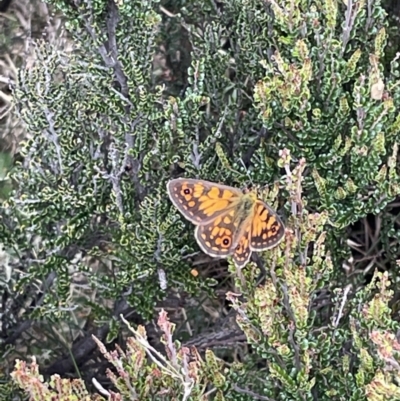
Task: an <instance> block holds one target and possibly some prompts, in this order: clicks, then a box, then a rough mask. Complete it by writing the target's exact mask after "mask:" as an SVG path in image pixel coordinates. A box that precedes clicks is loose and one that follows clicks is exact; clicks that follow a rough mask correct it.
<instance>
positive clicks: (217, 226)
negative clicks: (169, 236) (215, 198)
mask: <svg viewBox="0 0 400 401" xmlns="http://www.w3.org/2000/svg"><path fill="white" fill-rule="evenodd" d="M237 215H238V210H237V208H232V209H230V210H228V211H225V212H224V213H223V214H221V215H220V216H218V217H216V218H215V219H214V220H212V221H211V222H209V223H207V224H201V225H199V226H197V227H196V231H195V236H196V240H197V242H198V244H199V245H200V248H201V249H202V250H203V252H205V253H207V254H208V255H210V256H214V257H220V258H226V257H227V256H229V255H232V254H233V253H234V251H235V248H236V247H237V244H238V242H239V239H240V238H241V236H242V235H241V232H240V230H241V229H242V227H243V225H242V224H241V221H240V220H239V219H238V218H237Z"/></svg>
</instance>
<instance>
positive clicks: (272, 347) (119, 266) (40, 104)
mask: <svg viewBox="0 0 400 401" xmlns="http://www.w3.org/2000/svg"><path fill="white" fill-rule="evenodd" d="M50 3H51V4H53V5H54V6H55V7H57V9H58V10H60V11H62V12H63V13H64V15H65V16H66V18H67V22H66V26H67V27H68V29H69V30H70V32H71V35H73V37H74V44H73V51H70V52H67V51H66V50H60V49H56V48H54V47H53V46H52V45H51V44H47V43H44V42H41V41H38V42H35V43H34V45H33V46H34V49H35V61H34V62H33V63H32V64H31V65H29V66H27V68H24V69H21V71H20V77H19V82H18V85H17V87H16V88H15V91H14V96H15V101H16V104H17V107H18V111H19V115H20V117H21V119H22V120H23V121H24V122H25V124H26V127H27V131H28V132H29V135H28V137H27V139H26V141H25V142H24V143H23V144H21V159H22V161H21V162H19V163H17V165H16V167H15V169H14V170H13V171H12V173H11V175H10V178H11V179H12V180H13V182H14V183H15V184H16V185H15V190H14V192H13V193H12V196H11V197H10V198H9V199H8V200H7V202H5V203H4V204H3V205H2V209H1V212H0V238H1V242H2V246H3V247H4V249H5V251H6V252H7V255H8V256H7V257H8V258H9V260H11V261H12V263H8V265H7V267H8V270H7V271H8V272H9V273H7V277H5V278H4V280H3V283H2V285H3V287H4V288H5V293H6V294H7V298H8V299H12V300H14V299H15V300H16V301H15V304H12V306H13V307H11V306H10V307H9V310H10V311H11V310H13V316H14V315H19V316H20V315H23V317H24V319H27V320H28V319H30V320H33V321H35V322H39V321H40V322H47V323H48V322H50V323H55V322H57V323H59V324H60V325H63V326H64V327H65V326H68V327H70V328H71V332H72V334H71V338H74V333H75V332H80V331H81V329H82V327H83V326H85V325H86V322H87V321H90V322H93V325H94V326H95V327H96V326H97V327H104V326H106V327H107V335H105V336H104V339H107V341H112V340H115V339H118V337H119V335H121V331H122V330H121V326H120V313H121V309H122V312H126V313H129V312H130V310H129V308H127V307H125V308H124V307H122V306H121V304H123V303H124V302H127V304H128V305H129V306H130V307H131V308H132V309H133V310H134V311H135V312H136V313H137V315H138V316H140V318H141V319H143V320H149V319H150V318H151V317H152V316H153V314H154V306H155V304H157V303H162V302H163V301H164V300H165V299H166V298H167V297H168V296H169V295H170V293H169V291H171V292H173V293H175V294H179V295H180V294H181V293H183V292H185V293H187V294H190V295H192V296H195V295H196V294H197V293H198V292H199V291H205V292H208V293H211V291H210V287H211V283H212V281H211V279H210V280H202V279H199V278H196V277H195V276H193V275H191V274H190V268H191V264H190V261H191V260H192V259H191V258H190V257H187V256H188V255H191V254H192V252H193V250H197V246H196V245H195V242H194V239H193V227H192V225H190V224H189V223H187V222H184V221H183V220H182V219H181V217H180V216H179V214H178V213H177V212H176V211H175V210H174V209H173V208H172V207H171V204H170V202H169V200H168V196H167V193H166V187H165V184H166V182H167V180H168V179H169V178H171V177H174V176H178V175H185V176H187V177H199V178H203V179H209V180H214V181H219V182H225V183H227V184H232V185H236V186H245V185H247V184H249V183H252V184H254V185H260V186H263V187H264V188H263V190H262V191H261V193H262V195H263V196H265V197H266V198H267V195H268V200H271V201H273V200H275V199H276V198H277V197H278V189H281V191H280V199H285V200H286V204H285V210H286V214H287V219H286V220H287V226H288V229H287V232H286V238H285V241H284V242H283V243H282V244H281V245H280V246H279V247H277V248H276V249H274V250H272V251H268V252H265V253H263V254H262V255H259V256H260V257H259V258H258V259H257V262H258V264H259V265H261V266H265V267H267V268H268V275H267V277H266V278H265V281H264V282H263V283H262V284H261V285H259V286H255V285H254V281H255V277H256V275H257V272H256V267H255V264H254V263H251V264H249V266H248V267H247V269H245V270H243V271H241V272H238V271H236V270H235V269H234V267H233V265H232V264H231V261H228V263H229V271H230V272H231V273H232V274H233V275H234V277H235V280H236V282H235V287H236V289H239V290H240V292H241V297H239V296H237V295H235V294H234V293H233V292H232V293H228V295H227V298H228V300H229V301H230V302H231V305H232V308H233V309H234V311H235V312H236V314H237V316H236V320H237V323H238V324H239V325H240V327H241V329H242V330H243V332H244V333H245V335H246V339H247V342H248V344H250V346H251V348H252V353H246V354H245V355H244V356H243V358H242V360H241V361H240V362H239V361H234V363H230V364H224V363H223V362H222V361H221V360H220V359H218V358H217V357H216V356H215V354H214V353H212V352H211V351H210V350H208V351H207V352H206V353H205V356H204V358H203V357H200V354H199V353H198V352H197V351H196V350H195V349H193V351H191V352H192V353H191V354H190V355H191V357H192V358H193V359H192V360H191V362H190V361H189V359H188V355H189V351H188V348H185V347H184V346H181V345H180V344H178V343H176V344H175V343H174V342H173V340H172V333H173V328H172V326H171V325H170V323H169V322H168V321H167V319H166V316H165V315H162V316H161V317H160V319H161V320H160V321H159V326H160V328H161V330H162V331H163V333H164V337H163V341H164V342H165V343H166V349H165V353H166V355H167V357H165V356H163V355H161V354H160V353H158V352H156V351H155V350H154V349H153V348H152V346H151V345H150V343H149V342H147V340H146V338H145V332H144V330H143V329H142V328H138V329H137V330H134V329H132V330H133V331H134V333H135V336H136V337H135V339H130V340H128V342H127V345H126V348H127V351H126V352H125V351H122V347H121V346H119V347H117V351H116V352H114V353H110V352H108V351H107V349H106V348H105V345H104V344H103V342H102V341H99V340H97V345H99V347H100V349H101V352H102V353H103V356H104V357H105V359H106V360H107V361H108V362H109V363H110V364H111V365H112V366H113V367H114V368H115V369H116V371H117V374H116V373H115V372H114V371H113V373H111V371H109V373H108V379H109V380H110V383H111V385H113V386H114V390H115V395H113V397H115V398H110V399H128V398H129V397H132V394H134V397H136V398H137V399H150V398H151V397H156V396H159V397H161V395H162V397H164V398H162V399H166V400H169V399H171V400H172V399H176V398H180V397H183V399H194V400H197V399H208V398H206V397H208V396H212V397H214V398H215V399H220V400H222V399H227V400H252V399H257V397H261V398H259V399H274V400H289V399H290V400H312V399H318V400H332V399H335V400H336V399H337V400H342V399H346V400H347V399H351V400H362V399H366V400H374V401H375V400H386V399H388V400H389V399H396V398H399V389H398V386H397V380H398V375H397V370H396V369H392V368H393V367H397V366H398V357H399V356H398V354H397V352H398V349H399V347H400V346H399V344H398V341H397V339H396V337H395V336H394V334H395V333H396V331H397V330H398V323H397V322H396V321H394V320H393V318H392V316H391V313H390V312H391V310H390V300H391V298H392V293H391V291H390V289H389V277H388V273H386V272H385V273H384V274H383V273H381V272H376V273H375V275H374V277H373V279H372V282H371V283H370V285H369V286H367V287H363V288H361V289H358V286H359V284H360V282H361V281H362V280H363V278H361V279H360V278H359V277H357V278H354V279H350V278H348V277H346V276H345V275H344V274H343V270H342V266H343V265H344V262H345V261H346V262H347V261H348V260H350V259H351V258H350V246H349V242H350V241H349V237H348V235H347V233H346V231H345V229H347V228H348V227H349V226H350V225H351V224H353V223H355V222H359V221H360V219H363V218H365V217H366V216H367V215H371V214H372V215H379V214H380V213H382V214H383V215H384V218H382V219H381V221H380V229H381V231H380V234H381V236H382V237H381V238H379V241H380V246H381V247H382V248H383V250H382V253H384V252H387V254H388V255H389V257H388V260H387V261H386V264H385V265H384V268H385V269H386V268H390V267H394V266H395V263H396V262H395V261H396V259H397V257H398V254H399V250H398V249H397V247H396V246H393V243H397V242H398V241H399V239H400V238H399V233H398V231H397V230H396V221H395V220H396V219H395V218H393V216H391V215H390V214H389V213H388V204H389V203H390V202H391V201H392V200H394V199H395V197H396V196H398V195H399V193H400V180H399V176H398V171H397V158H398V154H397V153H398V145H397V144H398V142H399V139H400V116H399V113H398V109H399V95H400V89H399V80H398V79H399V70H398V60H397V59H396V58H393V59H390V60H386V58H385V56H386V55H387V46H388V43H390V37H389V36H388V32H391V30H390V29H387V26H386V25H387V20H386V16H385V12H384V10H383V8H382V7H381V5H380V3H379V2H378V1H377V2H368V4H367V3H366V2H365V1H363V0H360V1H354V2H351V1H349V2H348V3H347V4H343V2H334V1H331V0H325V1H322V2H320V3H318V4H317V3H315V4H310V3H309V2H307V1H303V0H296V1H292V0H291V1H280V2H279V4H278V3H277V2H275V1H271V2H270V3H268V4H267V3H265V2H261V1H259V0H232V1H229V2H223V3H221V2H203V1H199V2H197V1H192V2H190V3H187V2H179V1H176V2H175V3H174V7H176V9H174V8H172V6H171V9H166V8H165V7H164V6H165V5H163V6H160V4H159V3H158V2H157V1H152V0H149V1H145V2H143V1H136V0H133V1H125V2H119V1H115V2H114V1H110V2H105V1H100V0H99V1H95V2H92V1H91V2H89V1H81V2H78V3H73V4H72V3H71V2H68V1H62V0H54V1H51V2H50ZM165 46H167V47H165ZM178 49H179V55H178ZM28 67H29V68H28ZM282 176H283V177H282ZM281 177H282V178H281ZM265 186H269V187H268V188H265ZM278 204H279V199H278V201H277V202H276V205H278ZM184 256H185V257H184ZM163 277H165V279H164V278H163ZM395 280H396V274H395V273H394V274H393V281H395ZM37 288H39V290H38V289H37ZM356 289H357V292H355V291H356ZM32 299H33V301H31V302H28V301H27V300H32ZM15 305H17V306H15ZM26 305H27V306H26ZM14 308H16V309H17V310H18V311H21V313H20V314H18V313H15V312H14V310H15V309H14ZM22 310H23V311H22ZM7 324H8V325H10V326H11V327H12V325H13V324H14V322H13V320H12V319H11V318H10V320H9V321H7ZM44 336H49V331H46V333H44ZM41 340H43V339H41ZM66 348H67V351H70V349H69V345H67V347H66ZM5 353H6V352H5V351H4V352H3V354H5ZM146 355H147V357H148V358H149V359H146ZM230 362H232V361H230ZM75 365H76V366H78V364H77V363H75ZM121 366H122V367H121ZM31 369H32V370H31V371H29V369H28V368H27V366H26V365H25V364H24V363H23V362H18V364H17V366H16V370H15V372H14V379H15V381H16V382H17V383H18V384H19V386H20V387H21V388H22V389H24V390H25V391H26V392H27V393H29V394H30V395H31V396H33V397H36V398H34V399H39V398H40V397H43V398H40V399H47V398H49V399H50V397H53V399H68V400H69V399H73V398H70V394H71V393H72V392H76V391H77V390H76V388H77V387H79V389H80V390H79V392H80V397H82V398H81V399H85V397H86V399H96V398H92V396H91V395H90V394H89V393H88V392H85V391H86V390H84V389H83V384H82V382H81V381H75V382H69V381H63V380H64V379H61V378H60V377H57V376H55V377H53V378H52V381H51V384H50V385H49V386H48V385H45V384H44V383H43V382H42V381H41V380H40V376H39V372H38V368H37V365H35V364H33V365H32V366H31ZM77 369H78V368H77ZM32 382H34V383H35V386H34V387H29V386H28V387H27V385H30V384H32ZM59 387H62V389H63V390H62V391H58V390H57V389H58V388H59ZM132 389H134V391H133V390H132ZM107 391H108V390H107ZM109 394H111V392H109ZM117 394H119V395H117ZM160 394H161V395H160ZM38 397H39V398H38ZM46 397H47V398H46ZM54 397H58V398H54ZM63 397H64V398H63ZM93 397H96V396H93ZM99 397H100V396H99ZM117 397H120V398H117ZM185 397H186V398H185ZM262 397H264V398H262ZM266 397H267V398H266ZM97 399H102V398H97Z"/></svg>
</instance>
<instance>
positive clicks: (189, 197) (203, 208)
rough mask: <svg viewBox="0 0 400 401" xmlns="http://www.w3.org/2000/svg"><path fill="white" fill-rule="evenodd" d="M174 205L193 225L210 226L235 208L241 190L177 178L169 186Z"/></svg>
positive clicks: (202, 181)
mask: <svg viewBox="0 0 400 401" xmlns="http://www.w3.org/2000/svg"><path fill="white" fill-rule="evenodd" d="M167 190H168V194H169V197H170V199H171V201H172V203H173V204H174V205H175V206H176V208H177V209H178V210H179V211H180V212H181V213H182V214H183V215H184V216H185V217H186V218H187V219H188V220H189V221H191V222H192V223H194V224H196V225H199V224H201V225H203V224H209V223H210V222H212V221H213V220H215V219H216V218H217V217H219V216H221V215H223V214H225V213H226V212H227V211H228V210H231V209H232V208H234V207H235V206H236V205H237V203H238V201H239V199H240V196H241V195H242V192H241V191H240V190H239V189H236V188H232V187H228V186H226V185H219V184H216V183H214V182H209V181H204V180H196V179H190V178H177V179H174V180H171V181H169V182H168V184H167Z"/></svg>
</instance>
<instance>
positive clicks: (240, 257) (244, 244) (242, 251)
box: [233, 222, 251, 269]
mask: <svg viewBox="0 0 400 401" xmlns="http://www.w3.org/2000/svg"><path fill="white" fill-rule="evenodd" d="M250 229H251V222H249V224H247V225H246V227H245V229H244V231H243V234H242V236H241V237H240V240H239V243H238V244H237V247H236V249H235V252H234V254H233V261H234V262H235V265H236V267H238V268H239V269H240V268H242V267H244V266H245V265H246V264H247V262H248V261H249V259H250V256H251V249H250Z"/></svg>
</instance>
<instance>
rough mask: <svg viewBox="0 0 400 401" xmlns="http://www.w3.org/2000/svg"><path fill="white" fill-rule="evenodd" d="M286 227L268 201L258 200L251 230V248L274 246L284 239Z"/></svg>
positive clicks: (264, 248)
mask: <svg viewBox="0 0 400 401" xmlns="http://www.w3.org/2000/svg"><path fill="white" fill-rule="evenodd" d="M284 233H285V227H284V225H283V223H282V221H281V219H280V218H279V216H278V215H277V214H276V212H274V211H273V210H272V209H271V208H270V207H269V206H268V205H267V204H266V203H264V202H263V201H261V200H258V201H257V203H256V205H255V209H254V216H253V221H252V224H251V232H250V248H251V250H253V251H263V250H266V249H269V248H273V247H274V246H276V245H278V244H279V242H281V241H282V239H283V235H284Z"/></svg>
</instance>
